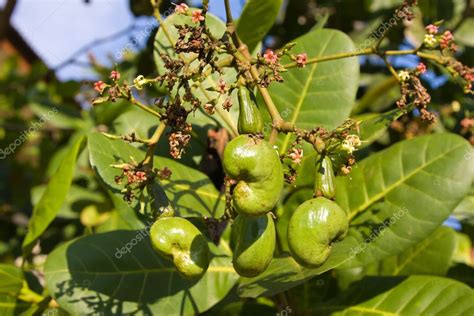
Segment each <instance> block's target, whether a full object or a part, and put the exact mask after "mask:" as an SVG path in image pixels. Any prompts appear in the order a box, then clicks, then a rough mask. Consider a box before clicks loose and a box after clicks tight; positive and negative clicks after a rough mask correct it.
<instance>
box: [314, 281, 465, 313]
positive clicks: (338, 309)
mask: <svg viewBox="0 0 474 316" xmlns="http://www.w3.org/2000/svg"><path fill="white" fill-rule="evenodd" d="M312 312H313V313H314V314H315V315H329V314H331V315H393V316H395V315H472V314H473V313H474V291H473V290H472V289H471V288H469V287H468V286H466V285H464V284H462V283H459V282H457V281H453V280H450V279H445V278H440V277H431V276H411V277H409V278H402V277H385V278H366V279H364V280H362V281H360V282H358V283H357V284H355V285H354V286H353V287H351V288H349V290H347V291H345V292H343V293H342V294H341V295H340V296H339V297H337V298H335V299H333V300H331V301H329V302H328V303H327V304H324V305H319V306H314V308H313V310H312Z"/></svg>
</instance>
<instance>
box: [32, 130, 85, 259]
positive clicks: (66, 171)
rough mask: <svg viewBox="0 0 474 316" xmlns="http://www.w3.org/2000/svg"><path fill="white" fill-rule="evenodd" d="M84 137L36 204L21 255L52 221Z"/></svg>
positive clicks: (65, 194) (73, 168)
mask: <svg viewBox="0 0 474 316" xmlns="http://www.w3.org/2000/svg"><path fill="white" fill-rule="evenodd" d="M85 139H86V138H85V136H82V137H80V138H79V139H78V140H76V142H75V143H74V144H73V146H72V147H71V148H70V149H69V151H68V152H67V154H66V155H65V157H64V158H63V160H62V162H61V164H60V166H59V168H58V170H57V171H56V173H55V174H54V175H53V176H52V177H51V180H50V181H49V183H48V187H47V188H46V190H45V192H44V194H43V196H42V197H41V200H40V201H39V202H38V204H36V206H35V208H34V210H33V215H32V217H31V218H30V221H29V223H28V233H27V235H26V237H25V240H24V241H23V253H24V255H28V254H29V252H30V251H31V249H33V247H34V245H35V243H36V240H37V239H38V238H39V237H40V236H41V234H43V232H44V231H45V230H46V229H47V228H48V226H49V224H50V223H51V222H52V221H53V220H54V218H55V217H56V215H57V214H58V212H59V210H60V209H61V206H62V204H63V202H64V201H65V199H66V196H67V193H68V191H69V188H70V186H71V182H72V178H73V175H74V170H75V166H76V159H77V156H78V155H79V153H80V152H81V150H82V148H83V146H84V143H85Z"/></svg>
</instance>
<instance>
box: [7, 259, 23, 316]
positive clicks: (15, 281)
mask: <svg viewBox="0 0 474 316" xmlns="http://www.w3.org/2000/svg"><path fill="white" fill-rule="evenodd" d="M24 281H25V279H24V276H23V271H21V269H19V268H17V267H15V266H12V265H9V264H0V315H2V316H3V315H5V316H10V315H12V316H13V315H18V314H19V312H20V310H23V309H25V308H27V307H28V304H27V303H24V302H21V301H18V300H17V296H18V295H19V294H20V292H21V289H22V288H23V282H24Z"/></svg>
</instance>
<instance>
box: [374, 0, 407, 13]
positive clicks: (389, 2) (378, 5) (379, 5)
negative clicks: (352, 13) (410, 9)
mask: <svg viewBox="0 0 474 316" xmlns="http://www.w3.org/2000/svg"><path fill="white" fill-rule="evenodd" d="M365 3H366V7H367V8H368V10H369V11H370V12H375V11H379V10H384V9H391V8H395V7H397V6H399V5H401V4H402V3H403V0H366V2H365Z"/></svg>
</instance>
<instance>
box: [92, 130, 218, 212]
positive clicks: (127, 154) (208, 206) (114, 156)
mask: <svg viewBox="0 0 474 316" xmlns="http://www.w3.org/2000/svg"><path fill="white" fill-rule="evenodd" d="M89 151H90V162H91V165H92V167H93V168H94V169H95V170H96V172H97V173H98V175H99V176H100V177H101V178H102V180H103V181H104V182H105V184H107V186H108V187H109V188H110V189H111V190H112V191H113V192H114V193H116V194H119V195H120V190H121V189H122V185H118V184H117V183H115V181H114V179H115V176H117V175H119V174H120V170H119V169H116V168H112V167H111V165H113V164H120V163H124V162H131V160H132V158H133V159H134V160H135V161H136V162H140V161H142V160H143V158H144V157H145V152H143V151H141V150H139V149H137V148H135V147H133V146H131V145H129V144H127V143H125V142H123V141H121V140H110V139H108V138H106V137H105V136H103V135H102V134H100V133H93V134H91V135H89ZM154 163H155V167H156V168H163V167H168V168H169V169H170V170H171V171H172V175H171V179H170V181H168V180H166V181H165V180H163V181H160V182H161V186H162V188H163V189H164V190H165V192H166V195H167V197H168V198H169V199H170V201H171V203H172V204H173V206H174V207H175V209H176V211H178V212H179V213H180V214H181V215H183V216H209V217H219V216H220V215H222V214H223V212H224V202H225V200H224V196H223V195H222V194H221V193H219V191H217V189H216V188H215V187H214V185H213V184H212V182H211V181H210V180H209V178H208V177H207V176H206V175H205V174H203V173H201V172H199V171H197V170H195V169H192V168H189V167H187V166H184V165H182V164H180V163H179V162H177V161H175V160H172V159H168V158H163V157H157V156H155V158H154ZM156 185H158V184H156Z"/></svg>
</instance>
